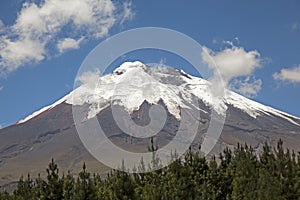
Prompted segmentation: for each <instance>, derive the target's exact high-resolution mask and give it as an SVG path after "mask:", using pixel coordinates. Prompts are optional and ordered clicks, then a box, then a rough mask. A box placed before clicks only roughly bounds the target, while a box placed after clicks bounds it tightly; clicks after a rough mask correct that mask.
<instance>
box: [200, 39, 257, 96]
mask: <svg viewBox="0 0 300 200" xmlns="http://www.w3.org/2000/svg"><path fill="white" fill-rule="evenodd" d="M225 43H226V44H227V45H229V47H227V48H225V49H223V50H221V51H218V52H214V51H213V50H211V49H209V48H207V47H203V52H202V59H203V61H204V62H205V63H206V64H207V65H208V66H209V67H211V68H212V69H213V70H214V74H215V76H217V75H218V74H220V75H221V76H222V78H223V80H224V83H225V84H226V86H227V87H229V88H231V89H233V90H235V91H237V92H239V93H241V94H243V95H247V96H255V95H256V94H257V93H258V92H259V90H260V89H261V85H262V81H261V80H254V81H253V80H252V79H255V78H254V77H253V78H252V79H251V78H250V77H251V75H252V74H253V73H254V71H255V70H256V69H257V68H259V67H261V65H262V59H261V55H260V53H259V52H258V51H257V50H252V51H247V50H245V49H244V48H243V47H237V46H235V45H234V44H233V42H225Z"/></svg>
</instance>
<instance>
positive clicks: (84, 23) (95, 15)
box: [0, 0, 132, 73]
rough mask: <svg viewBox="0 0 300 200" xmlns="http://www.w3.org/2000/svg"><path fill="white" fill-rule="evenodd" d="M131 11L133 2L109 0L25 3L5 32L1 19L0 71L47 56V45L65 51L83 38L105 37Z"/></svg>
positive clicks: (13, 68)
mask: <svg viewBox="0 0 300 200" xmlns="http://www.w3.org/2000/svg"><path fill="white" fill-rule="evenodd" d="M131 13H132V10H131V8H130V3H128V2H125V3H123V4H117V3H113V1H110V0H45V1H42V2H41V3H40V4H36V3H27V2H26V3H24V4H23V7H22V9H21V10H20V12H19V14H18V16H17V19H16V21H15V23H14V24H13V25H12V26H9V27H6V29H7V30H6V31H3V30H4V28H3V27H4V25H3V23H2V21H0V72H1V73H3V72H5V73H9V72H11V71H14V70H16V69H17V68H19V67H21V66H23V65H25V64H29V63H38V62H40V61H41V60H43V59H44V58H45V57H47V53H48V49H47V47H51V46H52V47H56V48H57V49H58V52H59V53H63V52H64V51H66V50H70V49H78V48H79V45H80V43H81V42H82V41H83V38H85V39H98V38H102V37H105V36H106V35H107V34H108V33H109V30H110V29H111V28H112V27H113V26H114V25H115V24H117V23H121V22H122V23H123V22H124V20H127V19H129V18H130V16H131V15H132V14H131ZM76 38H77V39H76ZM78 38H79V39H78Z"/></svg>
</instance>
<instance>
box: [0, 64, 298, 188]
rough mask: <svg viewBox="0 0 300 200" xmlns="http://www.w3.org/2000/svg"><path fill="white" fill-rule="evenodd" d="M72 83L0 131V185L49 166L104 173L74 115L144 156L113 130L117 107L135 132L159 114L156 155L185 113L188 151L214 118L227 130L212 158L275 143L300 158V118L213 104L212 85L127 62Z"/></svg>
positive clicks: (254, 105)
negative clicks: (160, 110)
mask: <svg viewBox="0 0 300 200" xmlns="http://www.w3.org/2000/svg"><path fill="white" fill-rule="evenodd" d="M77 81H78V82H80V86H79V87H77V88H75V89H74V90H73V91H72V92H71V93H69V94H68V95H66V96H65V97H63V98H61V99H60V100H58V101H57V102H55V103H54V104H52V105H49V106H47V107H45V108H42V109H40V110H39V111H36V112H34V113H33V114H31V115H29V116H28V117H26V118H24V119H23V120H20V121H19V122H17V123H16V124H14V125H12V126H9V127H6V128H3V129H1V130H0V177H2V179H1V180H0V185H3V184H6V183H10V182H12V181H15V180H17V179H18V178H19V177H20V176H21V175H26V174H27V173H28V172H30V173H31V174H33V175H37V174H38V173H41V172H43V171H42V170H43V169H44V167H45V166H46V165H47V163H48V162H49V161H50V160H51V158H55V159H56V160H57V162H58V164H59V165H60V166H61V168H62V170H63V171H66V170H71V171H74V172H78V171H79V170H80V169H81V166H82V163H83V162H86V163H87V166H88V167H89V169H90V171H97V172H105V171H107V170H108V168H107V167H105V166H104V165H102V164H100V163H99V162H98V161H97V160H96V159H94V158H93V157H92V156H91V155H90V154H89V153H88V151H87V150H86V149H85V148H84V146H83V145H82V142H81V140H80V139H79V137H78V134H77V130H76V127H75V123H74V119H73V114H74V113H72V109H73V111H74V108H80V109H81V110H82V112H83V114H82V119H81V120H82V122H84V121H89V120H92V119H97V120H98V121H99V124H100V125H101V127H102V129H103V130H104V132H105V133H106V135H107V137H108V138H109V139H110V140H111V141H112V142H113V143H114V144H116V145H118V146H119V147H121V148H123V149H126V150H128V151H133V152H147V151H148V150H147V146H148V145H149V139H148V138H138V137H133V136H132V135H131V136H128V134H125V133H124V131H122V129H120V128H119V127H118V125H117V123H116V122H115V119H114V116H113V112H114V109H113V107H114V106H119V107H121V108H122V109H123V110H124V111H126V112H127V113H128V114H129V115H130V117H131V120H132V121H134V122H135V123H136V124H138V125H140V126H145V125H147V124H149V123H150V121H151V119H150V118H151V117H149V115H150V114H151V106H152V105H160V106H162V107H164V108H165V110H166V112H165V114H166V120H165V123H164V125H163V127H162V129H161V130H160V132H159V133H158V134H157V135H156V136H155V142H156V143H157V145H158V146H159V147H162V146H164V145H167V144H168V143H169V142H170V141H172V139H173V138H174V137H176V133H177V131H178V130H179V129H180V126H181V125H180V123H181V121H182V114H183V112H182V110H183V109H185V110H188V111H194V112H195V111H196V112H198V113H200V117H198V118H197V117H196V118H193V120H197V122H198V123H199V126H197V136H196V137H195V140H194V141H193V143H192V147H193V148H197V147H198V146H199V145H200V144H201V143H202V141H203V140H204V137H205V133H206V132H207V129H208V128H209V123H210V121H211V120H212V118H211V115H212V113H216V115H217V116H222V117H224V119H225V124H224V127H223V129H222V133H221V135H220V138H219V139H218V141H217V144H216V145H215V147H214V149H213V151H212V152H214V153H217V152H220V151H221V150H222V149H223V148H224V147H225V146H227V147H230V148H231V147H233V146H235V145H237V143H248V144H249V145H252V146H253V148H254V149H255V151H257V152H258V153H259V152H260V150H261V148H262V146H263V144H264V143H265V142H267V143H269V144H270V145H275V144H276V142H277V141H278V139H279V138H281V139H282V140H283V141H284V144H285V145H286V147H289V148H290V149H295V150H297V151H299V150H300V147H299V143H300V119H299V118H297V117H295V116H292V115H289V114H287V113H284V112H281V111H279V110H276V109H274V108H271V107H268V106H265V105H262V104H260V103H258V102H255V101H252V100H250V99H247V98H245V97H243V96H241V95H239V94H237V93H235V92H233V91H230V90H227V89H225V90H224V92H223V93H222V95H219V96H218V97H215V96H214V95H213V94H212V93H211V91H213V85H212V83H210V82H208V81H206V80H204V79H201V78H198V77H194V76H191V75H189V74H187V73H186V72H184V71H182V70H179V69H174V68H166V67H149V66H147V65H145V64H143V63H141V62H138V61H136V62H126V63H123V64H122V65H121V66H120V67H119V68H117V69H115V70H114V71H113V72H112V73H111V74H107V75H104V76H100V74H99V71H93V72H86V73H83V74H82V75H81V76H79V77H78V78H77ZM190 125H191V126H192V125H193V124H190ZM188 127H189V124H188V123H187V124H186V128H188ZM108 156H109V155H108ZM115 159H119V158H115Z"/></svg>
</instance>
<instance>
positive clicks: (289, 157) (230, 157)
mask: <svg viewBox="0 0 300 200" xmlns="http://www.w3.org/2000/svg"><path fill="white" fill-rule="evenodd" d="M149 150H151V152H153V163H152V164H151V166H149V167H150V168H157V167H158V166H159V159H158V158H157V157H156V155H155V152H156V150H157V147H155V145H154V143H153V140H151V146H150V147H149ZM172 157H173V162H172V164H170V165H169V166H167V167H165V168H163V169H159V170H156V171H152V172H148V173H135V174H129V173H126V172H123V171H118V170H113V171H111V172H110V173H109V174H108V175H107V177H106V178H105V179H103V178H100V176H99V175H97V174H94V175H91V174H90V173H89V172H88V171H87V169H86V166H85V164H84V165H83V169H82V171H81V172H80V173H79V175H78V177H77V176H76V177H77V178H74V176H73V175H72V174H71V173H70V172H68V173H67V174H66V175H62V176H60V175H59V171H58V167H57V164H56V163H55V162H54V160H52V161H51V163H50V164H49V166H48V168H47V170H46V171H47V178H46V179H45V180H43V179H42V178H40V176H39V177H38V178H36V179H35V180H33V179H32V178H31V177H30V175H28V176H27V178H25V179H24V178H23V177H21V179H20V180H19V182H18V185H17V188H16V189H15V191H14V192H13V193H11V194H9V193H7V192H4V191H3V192H0V200H2V199H3V200H6V199H8V200H10V199H14V200H15V199H16V200H23V199H26V200H28V199H30V200H31V199H33V200H35V199H40V200H44V199H72V200H73V199H74V200H76V199H78V200H85V199H86V200H88V199H91V200H94V199H104V200H106V199H107V200H109V199H112V200H115V199H133V200H140V199H149V200H156V199H162V200H163V199H166V200H169V199H172V200H173V199H174V200H176V199H178V200H181V199H187V200H189V199H216V200H223V199H224V200H227V199H251V200H252V199H259V200H276V199H293V200H294V199H295V200H296V199H300V154H298V155H296V154H295V153H294V152H290V151H289V150H285V149H284V148H283V144H282V141H281V140H280V141H279V142H278V145H277V147H276V148H275V149H274V150H272V148H271V147H270V146H268V145H267V144H266V145H265V146H264V147H263V152H262V153H261V154H260V155H259V156H257V155H256V154H255V153H254V150H253V149H252V147H249V146H247V145H238V147H237V148H235V149H234V150H233V151H231V150H230V149H228V148H227V149H225V150H224V151H223V153H222V154H220V156H219V158H216V157H215V156H212V157H210V158H209V159H206V158H204V157H202V156H201V153H200V152H192V151H191V149H190V150H189V151H188V152H187V153H186V154H185V156H184V157H182V158H178V157H177V156H176V154H175V155H173V156H172ZM147 167H148V166H145V163H144V162H143V160H141V164H140V166H137V168H136V170H137V171H139V172H141V171H145V169H146V168H147Z"/></svg>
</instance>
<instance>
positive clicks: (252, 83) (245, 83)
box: [229, 76, 262, 98]
mask: <svg viewBox="0 0 300 200" xmlns="http://www.w3.org/2000/svg"><path fill="white" fill-rule="evenodd" d="M261 86H262V80H261V79H255V78H254V77H250V76H248V77H246V78H245V79H233V80H232V82H230V85H229V88H230V89H232V90H234V91H236V92H238V93H240V94H242V95H244V96H246V97H250V98H252V97H255V96H257V94H258V92H259V91H260V90H261Z"/></svg>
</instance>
